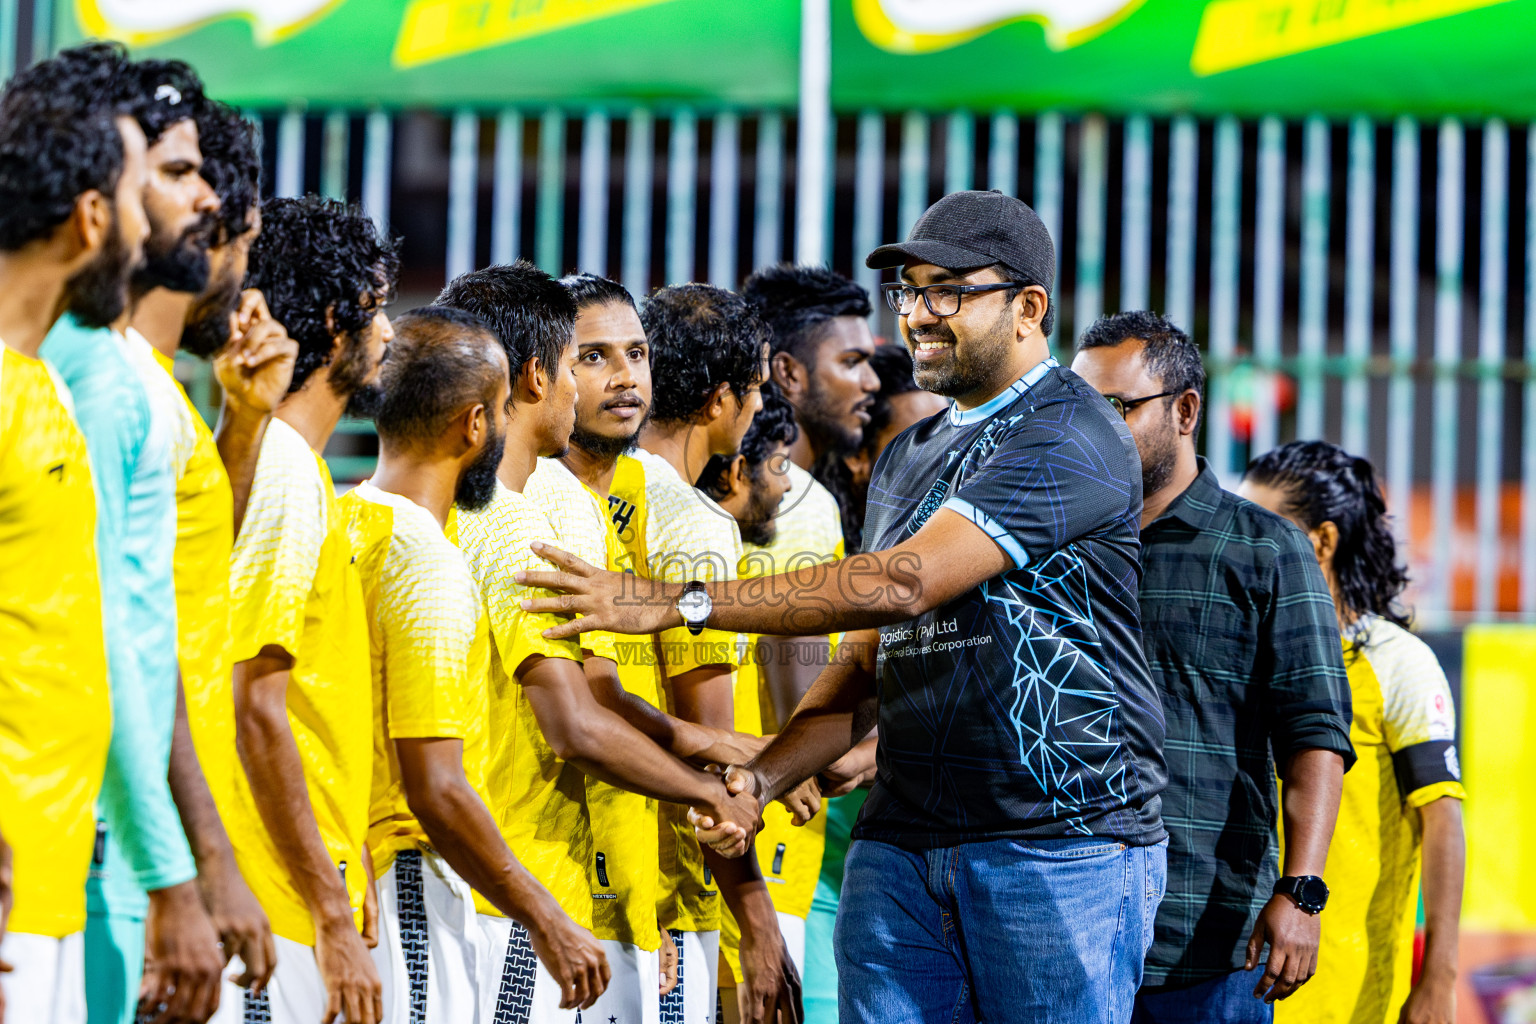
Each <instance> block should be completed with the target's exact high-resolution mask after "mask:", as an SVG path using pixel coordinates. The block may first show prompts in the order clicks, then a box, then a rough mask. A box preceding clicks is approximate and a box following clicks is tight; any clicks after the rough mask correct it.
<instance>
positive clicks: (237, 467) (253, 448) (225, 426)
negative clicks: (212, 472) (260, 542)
mask: <svg viewBox="0 0 1536 1024" xmlns="http://www.w3.org/2000/svg"><path fill="white" fill-rule="evenodd" d="M271 422H272V417H271V415H269V414H263V413H258V412H255V411H253V410H250V409H246V408H244V407H240V406H232V405H231V404H230V403H229V402H225V403H224V407H223V408H222V409H221V410H220V412H219V425H218V428H217V429H216V430H215V431H214V443H215V444H216V445H217V446H218V449H219V459H220V460H221V461H223V463H224V472H225V473H226V474H228V476H229V489H230V490H231V491H232V492H233V493H234V505H235V523H234V526H235V536H236V537H239V536H240V527H241V525H242V524H244V522H245V507H246V505H248V504H249V503H250V500H251V487H252V486H254V485H255V482H256V461H257V459H258V458H259V457H260V455H261V440H262V438H263V437H265V436H266V433H267V424H268V423H271Z"/></svg>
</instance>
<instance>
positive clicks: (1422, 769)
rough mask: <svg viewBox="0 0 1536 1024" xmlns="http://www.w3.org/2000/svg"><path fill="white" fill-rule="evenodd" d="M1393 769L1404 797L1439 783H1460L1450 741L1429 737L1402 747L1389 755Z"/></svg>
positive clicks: (1459, 768)
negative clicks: (1425, 740) (1423, 740)
mask: <svg viewBox="0 0 1536 1024" xmlns="http://www.w3.org/2000/svg"><path fill="white" fill-rule="evenodd" d="M1392 771H1393V773H1394V774H1395V775H1396V776H1397V789H1398V792H1400V793H1401V794H1402V796H1403V799H1405V800H1406V799H1407V798H1408V794H1410V793H1412V792H1413V791H1414V790H1417V789H1423V788H1424V787H1425V786H1433V785H1435V784H1436V783H1439V782H1460V781H1461V763H1460V762H1459V761H1457V759H1456V744H1454V743H1453V742H1451V741H1450V740H1429V741H1428V742H1425V743H1415V744H1414V745H1413V746H1411V747H1404V748H1403V749H1402V750H1399V751H1397V752H1396V753H1394V754H1393V755H1392Z"/></svg>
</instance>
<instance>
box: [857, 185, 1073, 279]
mask: <svg viewBox="0 0 1536 1024" xmlns="http://www.w3.org/2000/svg"><path fill="white" fill-rule="evenodd" d="M909 260H915V261H916V262H918V263H932V264H933V265H934V266H936V267H943V268H944V269H945V270H954V271H966V270H976V269H978V268H980V267H987V266H991V265H992V264H994V263H1004V264H1007V265H1008V266H1010V267H1012V268H1013V269H1014V270H1016V271H1018V272H1019V273H1020V274H1023V275H1024V276H1025V277H1026V278H1028V279H1029V280H1030V281H1032V282H1034V283H1036V284H1039V285H1041V286H1042V287H1044V288H1045V289H1046V290H1047V291H1049V290H1050V287H1051V283H1052V282H1053V281H1055V280H1056V246H1055V245H1054V244H1052V242H1051V233H1050V232H1049V231H1047V230H1046V229H1045V224H1044V222H1042V221H1041V220H1040V217H1039V215H1038V214H1036V213H1035V211H1034V210H1032V209H1030V208H1029V204H1028V203H1026V202H1024V201H1023V200H1022V199H1016V198H1014V197H1013V196H1010V195H1004V194H1003V193H1002V192H998V191H996V190H994V191H991V192H974V191H973V192H951V193H950V194H949V195H947V196H945V197H944V198H942V199H940V200H939V201H938V202H936V203H934V204H933V205H932V206H930V207H928V209H927V210H926V211H925V212H924V213H923V215H922V216H921V217H919V218H918V219H917V223H916V224H914V225H912V233H911V234H909V235H908V236H907V240H906V241H905V242H892V243H891V244H889V245H882V246H880V247H879V248H878V249H876V250H875V251H874V252H872V253H870V254H869V255H868V256H867V257H865V259H864V265H865V266H866V267H869V268H870V269H872V270H884V269H885V268H887V267H899V266H901V265H902V264H903V263H906V262H908V261H909Z"/></svg>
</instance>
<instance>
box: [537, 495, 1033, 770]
mask: <svg viewBox="0 0 1536 1024" xmlns="http://www.w3.org/2000/svg"><path fill="white" fill-rule="evenodd" d="M533 550H534V552H535V553H536V554H538V555H539V556H540V557H541V558H544V559H546V560H548V561H550V562H553V563H555V564H556V565H558V566H560V567H561V569H562V570H563V571H561V572H534V571H527V572H520V573H518V574H517V581H518V582H519V583H522V584H524V585H526V586H530V587H541V588H545V589H548V590H558V591H563V592H564V593H562V594H561V595H560V596H557V597H546V598H535V599H530V600H527V601H524V602H523V608H524V609H526V610H528V611H530V612H554V613H556V614H562V615H570V614H579V615H581V616H582V617H581V618H579V619H573V620H571V621H568V622H564V623H561V624H560V625H558V626H554V627H551V628H550V629H548V630H547V631H545V636H547V637H549V638H550V639H559V638H564V637H571V636H575V635H577V634H578V633H584V632H587V631H589V630H594V629H602V630H607V631H609V632H613V633H629V634H643V633H659V632H661V631H662V630H665V629H674V628H677V627H679V626H682V625H683V624H684V623H683V618H682V616H681V614H679V613H678V611H677V600H678V598H679V597H681V596H682V593H683V585H682V584H677V583H664V582H661V581H657V580H649V579H642V578H640V577H636V576H632V575H629V574H626V573H616V572H607V571H605V570H602V569H597V568H595V567H593V566H591V565H588V564H587V563H586V562H583V561H582V560H581V559H579V558H576V557H574V556H572V555H570V554H569V553H567V552H564V551H561V550H560V549H559V548H555V547H551V546H550V545H548V544H545V543H542V542H540V543H535V544H534V545H533ZM1012 566H1013V561H1012V560H1011V559H1010V557H1009V556H1008V555H1007V554H1006V553H1005V552H1004V551H1003V549H1002V548H1001V547H999V546H998V543H997V542H996V541H994V540H993V539H992V538H991V537H990V536H988V534H987V533H986V531H984V530H983V529H982V528H981V527H979V526H977V525H976V524H975V523H973V522H972V521H971V520H969V519H967V518H965V517H964V516H962V515H960V514H959V513H958V512H955V511H953V510H951V509H948V508H941V509H939V511H938V512H936V513H934V515H933V518H931V519H929V520H928V522H927V523H926V524H925V525H924V526H923V528H922V529H921V530H919V531H918V532H917V533H916V534H914V535H913V536H912V538H911V539H909V540H907V541H904V542H902V543H901V544H898V545H897V546H896V547H894V548H890V549H888V550H886V551H875V552H870V553H867V554H858V555H851V556H849V557H848V558H844V559H842V560H841V561H837V562H830V563H826V564H822V565H816V566H810V567H807V568H804V569H799V570H797V571H795V572H789V573H783V574H781V575H778V576H769V577H764V578H760V579H752V580H740V581H734V580H733V581H730V582H724V583H709V584H706V590H707V591H708V593H709V596H710V600H711V602H712V603H713V605H714V610H713V612H712V613H711V614H710V617H709V626H710V628H711V629H718V630H724V631H727V632H739V633H771V634H774V635H777V636H809V635H815V634H822V633H836V632H838V631H840V630H857V629H875V628H878V627H880V626H888V625H891V624H892V623H896V622H904V621H906V620H907V619H912V618H916V617H917V616H919V615H922V614H923V613H924V612H927V611H931V610H932V609H934V608H937V607H939V606H941V605H943V604H945V603H947V602H949V601H952V600H954V599H955V598H957V597H959V596H960V595H961V594H964V593H965V592H966V591H968V590H970V589H972V588H973V587H976V586H979V585H980V584H981V583H983V582H985V581H986V580H989V579H991V578H992V577H993V576H996V575H998V574H999V573H1001V572H1003V571H1005V570H1006V569H1009V568H1011V567H1012ZM764 594H772V595H773V596H774V598H775V599H774V600H764V599H763V597H762V595H764ZM749 598H750V599H749ZM862 738H863V737H860V739H862Z"/></svg>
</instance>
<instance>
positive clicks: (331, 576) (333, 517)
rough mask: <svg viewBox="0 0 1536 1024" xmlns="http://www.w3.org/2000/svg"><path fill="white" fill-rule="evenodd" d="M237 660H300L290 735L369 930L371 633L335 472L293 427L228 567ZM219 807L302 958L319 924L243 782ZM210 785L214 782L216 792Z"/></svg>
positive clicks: (273, 435)
mask: <svg viewBox="0 0 1536 1024" xmlns="http://www.w3.org/2000/svg"><path fill="white" fill-rule="evenodd" d="M230 629H231V636H232V644H231V647H232V649H231V658H232V659H233V661H234V662H236V663H239V662H242V661H246V660H249V659H250V658H254V657H255V656H256V655H257V654H259V653H260V652H261V649H262V648H263V647H266V646H268V645H275V646H277V647H281V648H282V649H283V650H284V651H287V652H288V654H289V655H290V656H291V657H292V658H293V668H292V671H291V675H290V679H289V683H288V725H289V727H290V728H291V729H292V730H293V738H294V741H295V743H296V744H297V745H298V749H299V758H300V760H301V761H302V762H303V765H304V781H305V783H306V785H307V786H308V788H309V802H310V805H311V806H312V807H313V808H314V813H315V823H316V824H317V825H318V826H319V831H320V838H321V840H322V841H323V842H324V843H325V848H326V850H327V851H328V852H329V854H330V856H331V862H332V863H333V864H335V865H336V869H337V870H338V871H339V872H341V874H342V877H343V880H344V881H345V883H346V886H347V893H348V895H349V897H350V898H351V902H352V910H353V914H354V916H355V917H356V918H357V920H358V922H359V924H361V921H362V907H363V892H364V886H365V883H366V878H365V875H366V872H365V871H364V868H363V860H362V858H363V849H364V844H365V843H366V842H367V838H368V797H369V786H370V783H371V782H372V778H373V739H372V733H373V730H372V728H371V725H372V717H373V716H372V711H371V708H372V705H373V692H372V682H371V680H370V679H369V672H368V622H367V618H366V615H365V612H364V608H363V594H362V586H361V584H360V583H359V581H358V575H357V570H356V568H355V567H354V566H353V564H352V544H351V542H350V541H349V540H348V539H347V530H346V524H345V523H344V522H343V521H342V517H341V515H340V514H339V513H338V511H337V508H336V497H335V488H334V487H333V485H332V484H331V475H330V471H329V470H327V469H326V465H325V461H324V460H323V459H321V458H320V456H319V455H317V454H316V453H315V452H314V451H312V450H311V449H310V447H309V445H308V444H307V443H306V442H305V440H304V438H303V437H301V436H300V435H299V433H298V431H296V430H294V429H293V428H292V427H290V426H289V425H288V424H287V423H284V422H283V421H282V420H280V419H274V420H272V422H271V424H270V425H268V427H267V432H266V436H265V437H264V438H263V439H262V443H261V454H260V456H259V458H258V459H257V462H256V479H255V482H254V484H253V485H252V487H251V497H250V500H249V502H248V503H247V505H246V511H245V519H244V521H243V523H242V524H241V527H240V536H239V538H238V539H237V540H236V542H235V548H234V553H233V556H232V558H231V564H230ZM235 775H236V777H235V779H234V792H233V793H231V794H229V795H228V796H227V798H226V800H225V801H223V802H221V804H220V806H221V807H228V808H229V813H228V814H227V816H226V817H225V819H224V825H225V829H226V831H228V832H229V839H230V843H231V844H232V845H233V846H234V848H235V857H236V860H237V861H238V862H239V864H240V871H241V874H243V875H244V876H245V880H246V881H247V882H248V883H249V884H250V886H251V889H252V891H253V892H255V894H256V898H257V899H258V900H260V901H261V905H262V907H263V908H264V909H265V910H266V912H267V917H268V918H270V919H271V921H272V931H273V932H274V933H275V934H277V935H281V936H282V937H283V938H285V939H288V940H290V941H292V942H297V943H300V944H301V945H305V946H312V945H314V943H315V929H314V922H313V920H312V919H311V918H310V914H309V909H308V907H307V905H306V904H305V902H304V898H303V897H302V896H301V895H300V893H299V890H298V887H297V886H295V885H294V882H293V878H292V876H291V875H289V873H288V869H287V867H286V865H285V864H284V863H283V861H282V859H281V858H280V857H279V856H278V853H277V847H276V845H275V844H274V843H273V842H272V837H271V835H270V834H269V833H268V831H267V828H266V825H265V824H264V823H263V822H262V819H261V815H260V814H259V813H258V812H257V809H256V804H255V801H254V799H253V798H252V796H251V790H250V785H249V783H248V781H247V779H246V777H245V774H244V773H243V772H240V773H235ZM211 781H212V780H210V782H211Z"/></svg>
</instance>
